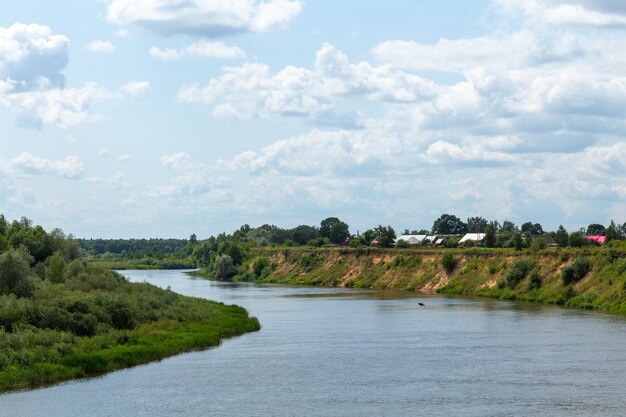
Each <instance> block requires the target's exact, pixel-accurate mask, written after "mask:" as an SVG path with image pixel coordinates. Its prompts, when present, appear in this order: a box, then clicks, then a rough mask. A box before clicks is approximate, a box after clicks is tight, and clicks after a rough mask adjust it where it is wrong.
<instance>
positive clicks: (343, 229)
mask: <svg viewBox="0 0 626 417" xmlns="http://www.w3.org/2000/svg"><path fill="white" fill-rule="evenodd" d="M327 237H328V239H330V241H331V242H333V243H341V242H343V241H344V240H345V239H346V238H348V237H350V230H349V226H348V224H347V223H344V222H342V221H339V222H337V223H334V224H333V225H332V226H331V227H330V232H329V233H328V236H327Z"/></svg>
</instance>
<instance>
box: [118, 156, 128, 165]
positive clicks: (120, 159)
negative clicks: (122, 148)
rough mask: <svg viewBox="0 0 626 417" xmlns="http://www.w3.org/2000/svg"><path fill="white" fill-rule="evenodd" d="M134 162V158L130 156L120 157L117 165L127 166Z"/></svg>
mask: <svg viewBox="0 0 626 417" xmlns="http://www.w3.org/2000/svg"><path fill="white" fill-rule="evenodd" d="M131 160H132V158H131V157H130V155H120V156H118V157H117V163H118V164H127V163H129V162H130V161H131Z"/></svg>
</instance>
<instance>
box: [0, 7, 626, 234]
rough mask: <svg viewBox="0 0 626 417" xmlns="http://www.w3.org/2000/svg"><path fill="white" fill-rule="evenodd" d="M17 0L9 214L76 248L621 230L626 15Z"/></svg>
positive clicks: (3, 127) (8, 49)
mask: <svg viewBox="0 0 626 417" xmlns="http://www.w3.org/2000/svg"><path fill="white" fill-rule="evenodd" d="M433 3H434V2H426V1H411V2H408V1H400V0H391V1H387V2H379V1H373V0H370V1H363V0H361V1H352V0H349V1H341V2H331V1H324V0H318V1H301V0H264V1H255V0H221V1H214V0H145V1H133V0H91V1H88V0H63V1H56V2H41V1H35V0H24V1H20V2H12V3H9V4H7V5H5V6H4V7H3V12H2V14H1V15H0V144H1V145H2V152H1V153H0V211H2V212H3V213H4V214H5V216H7V217H8V218H19V217H20V216H23V215H25V216H28V217H30V218H32V219H33V220H34V221H35V222H36V223H40V224H42V225H44V226H45V227H48V228H52V227H61V228H62V229H63V230H64V231H66V232H68V233H73V234H75V235H77V236H81V237H111V238H112V237H187V236H189V235H190V234H191V233H196V234H197V235H198V236H199V237H207V236H209V235H212V234H215V233H219V232H221V231H227V232H230V231H232V230H234V229H235V228H237V227H239V226H240V225H241V224H244V223H248V224H250V225H252V226H258V225H261V224H264V223H272V224H277V225H279V226H282V227H292V226H295V225H298V224H318V223H319V221H320V220H321V219H323V218H325V217H328V216H338V217H340V218H342V219H343V220H345V221H347V222H348V223H349V224H350V225H351V229H352V231H353V232H355V231H356V230H364V229H366V228H369V227H373V226H376V225H377V224H389V225H392V226H393V227H394V228H396V230H402V229H404V228H410V229H421V228H430V227H431V225H432V222H433V220H434V219H435V218H437V217H438V216H439V215H440V214H441V213H453V214H456V215H458V216H459V217H461V218H467V217H469V216H477V215H480V216H483V217H486V218H488V219H490V220H499V221H500V222H502V221H503V220H504V219H508V220H512V221H514V222H515V223H518V224H520V223H523V222H526V221H531V220H532V221H533V222H539V223H541V224H542V225H543V226H544V228H545V229H555V228H556V227H557V226H558V225H559V224H563V225H565V226H566V227H567V228H568V229H570V230H571V229H574V228H578V227H580V226H585V225H587V224H589V223H594V222H599V223H603V224H608V222H609V221H610V220H611V219H614V220H615V221H617V222H619V223H623V222H625V221H626V180H625V178H626V140H625V135H626V133H625V132H626V122H625V120H626V70H624V68H626V56H625V54H624V53H623V51H624V50H626V6H620V5H619V4H617V2H615V1H608V0H518V1H512V0H491V1H472V2H465V1H453V0H445V1H439V2H436V4H433Z"/></svg>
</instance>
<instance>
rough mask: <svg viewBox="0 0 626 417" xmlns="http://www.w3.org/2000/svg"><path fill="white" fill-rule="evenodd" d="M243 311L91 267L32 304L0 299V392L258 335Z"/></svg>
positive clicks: (39, 286)
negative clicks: (236, 338)
mask: <svg viewBox="0 0 626 417" xmlns="http://www.w3.org/2000/svg"><path fill="white" fill-rule="evenodd" d="M259 328H260V325H259V322H258V320H257V319H256V318H254V317H249V316H248V313H247V311H246V310H245V309H243V308H241V307H238V306H229V305H224V304H222V303H216V302H211V301H208V300H204V299H200V298H193V297H186V296H182V295H179V294H176V293H174V292H172V291H169V290H163V289H160V288H157V287H155V286H153V285H150V284H146V283H130V282H128V281H127V280H126V279H124V278H123V277H121V276H120V275H118V274H116V273H114V272H112V271H106V270H102V269H99V268H97V267H94V266H93V265H91V266H89V267H87V268H86V270H85V271H83V272H82V273H80V274H79V275H77V276H75V277H68V278H67V279H66V280H65V282H63V283H59V284H52V283H49V282H47V281H41V280H38V281H37V282H36V290H35V293H34V295H33V297H32V298H17V297H15V296H14V295H0V391H7V390H14V389H21V388H29V387H36V386H39V385H45V384H51V383H54V382H58V381H62V380H67V379H72V378H80V377H85V376H90V375H97V374H101V373H103V372H108V371H112V370H116V369H121V368H126V367H129V366H134V365H138V364H142V363H146V362H150V361H154V360H158V359H162V358H165V357H167V356H170V355H173V354H177V353H181V352H185V351H189V350H195V349H204V348H208V347H211V346H216V345H218V344H219V343H220V341H221V340H222V339H223V338H227V337H233V336H237V335H241V334H243V333H246V332H250V331H255V330H259Z"/></svg>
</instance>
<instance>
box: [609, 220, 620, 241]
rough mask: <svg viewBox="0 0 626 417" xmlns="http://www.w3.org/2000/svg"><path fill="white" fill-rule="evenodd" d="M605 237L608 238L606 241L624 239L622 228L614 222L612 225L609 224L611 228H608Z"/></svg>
mask: <svg viewBox="0 0 626 417" xmlns="http://www.w3.org/2000/svg"><path fill="white" fill-rule="evenodd" d="M605 236H606V240H608V241H611V240H618V239H622V238H623V235H622V231H621V230H620V227H619V226H618V225H616V224H615V222H614V221H613V220H611V224H609V227H607V228H606V233H605Z"/></svg>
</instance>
